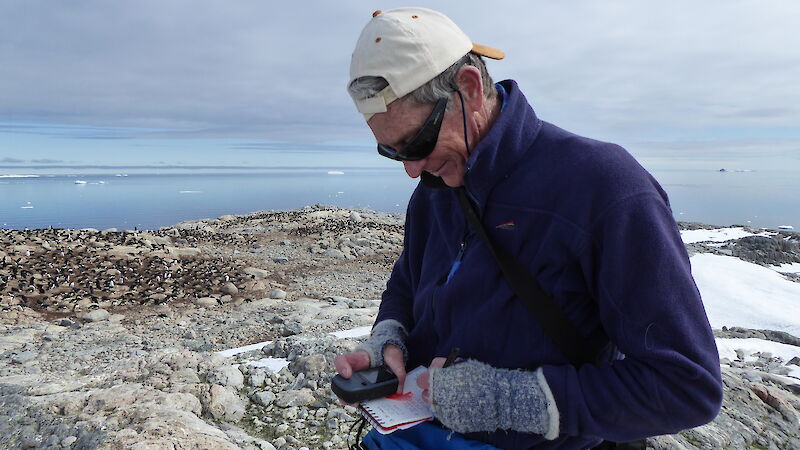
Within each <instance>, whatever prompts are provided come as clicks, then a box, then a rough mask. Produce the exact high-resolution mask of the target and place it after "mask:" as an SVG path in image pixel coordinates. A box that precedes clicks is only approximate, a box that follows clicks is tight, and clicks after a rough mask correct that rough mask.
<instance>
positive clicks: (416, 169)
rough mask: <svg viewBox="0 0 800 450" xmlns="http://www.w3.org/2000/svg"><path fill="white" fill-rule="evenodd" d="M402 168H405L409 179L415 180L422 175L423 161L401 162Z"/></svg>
mask: <svg viewBox="0 0 800 450" xmlns="http://www.w3.org/2000/svg"><path fill="white" fill-rule="evenodd" d="M403 167H405V169H406V173H407V174H408V176H410V177H411V178H417V177H419V176H420V175H422V168H423V167H425V160H424V159H421V160H419V161H403Z"/></svg>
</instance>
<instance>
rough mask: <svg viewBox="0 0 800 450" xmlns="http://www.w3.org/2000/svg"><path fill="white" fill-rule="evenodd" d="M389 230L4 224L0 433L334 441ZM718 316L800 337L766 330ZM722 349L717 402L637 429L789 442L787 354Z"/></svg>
mask: <svg viewBox="0 0 800 450" xmlns="http://www.w3.org/2000/svg"><path fill="white" fill-rule="evenodd" d="M680 226H681V228H682V229H685V230H697V229H713V228H714V227H711V226H708V225H703V224H693V223H681V224H680ZM751 231H753V233H754V234H755V233H757V232H758V231H759V230H751ZM402 242H403V218H402V216H400V215H391V214H385V213H379V212H375V211H369V210H363V209H359V210H353V209H343V208H335V207H330V206H322V205H315V206H309V207H305V208H301V209H297V210H291V211H261V212H256V213H252V214H247V215H241V216H223V217H219V218H216V219H206V220H197V221H191V222H184V223H180V224H177V225H175V226H171V227H165V228H162V229H159V230H115V229H109V230H92V229H86V230H62V229H40V230H0V311H1V312H0V447H3V448H75V449H77V448H82V449H86V448H130V449H143V448H172V447H173V446H174V447H175V448H203V449H232V448H244V449H275V448H277V449H283V450H289V449H304V448H306V449H311V448H325V449H339V448H347V447H348V439H349V431H350V427H351V425H352V424H353V422H354V420H355V417H356V416H357V413H356V411H355V410H354V409H353V408H351V407H349V406H347V407H344V406H342V405H340V404H339V403H338V402H337V401H336V399H335V397H334V396H333V394H332V393H331V391H330V388H329V385H328V380H329V378H330V376H332V375H333V372H334V369H333V366H332V358H333V357H334V355H336V354H338V353H340V352H342V351H345V350H348V349H352V348H354V347H355V346H356V345H357V344H358V343H359V342H360V341H361V340H362V339H364V336H365V333H368V330H369V326H370V325H371V324H372V322H373V320H374V317H375V314H376V313H377V308H378V305H379V300H378V299H379V298H380V294H381V292H382V290H383V288H384V285H385V283H386V280H387V278H388V274H389V272H390V270H391V267H392V265H393V263H394V261H395V259H396V258H397V256H398V255H399V252H400V250H401V248H402ZM799 245H800V235H798V234H797V233H793V232H790V231H779V232H775V233H774V234H773V235H771V236H768V237H766V236H746V237H741V238H738V239H732V240H730V241H726V242H723V243H719V244H715V245H707V244H704V243H702V242H700V243H691V244H687V245H686V246H687V250H688V251H689V253H690V254H696V253H715V254H719V255H726V256H734V257H736V258H739V259H742V260H744V261H748V262H753V263H756V264H759V265H764V266H776V265H780V264H791V263H795V262H797V263H800V247H799ZM784 276H786V278H787V279H790V280H792V281H794V282H800V276H798V274H792V273H786V274H784ZM343 330H351V331H349V332H348V333H341V332H342V331H343ZM715 334H716V335H717V337H720V338H759V339H764V340H768V341H775V342H780V343H782V344H785V345H793V346H798V354H800V339H798V337H796V336H793V335H791V334H788V333H785V332H781V331H779V330H753V329H743V328H733V327H732V328H727V327H726V328H724V329H719V330H715ZM248 346H249V347H248ZM231 349H234V350H231ZM226 350H227V352H224V351H226ZM220 352H222V353H220ZM721 363H722V371H723V376H724V382H725V403H724V405H723V408H722V411H721V413H720V415H719V416H718V417H717V419H716V420H715V421H714V422H712V423H710V424H708V425H704V426H702V427H698V428H695V429H692V430H686V431H683V432H681V433H678V434H675V435H670V436H659V437H656V438H650V439H648V447H649V448H655V449H675V448H678V449H680V448H685V449H695V448H731V449H740V448H800V431H798V420H800V415H798V411H800V397H798V395H800V389H799V388H798V386H800V384H798V383H800V381H798V380H794V379H793V378H792V377H791V376H787V374H789V373H790V371H789V368H791V367H792V365H795V366H797V365H800V359H798V360H796V361H790V360H784V359H783V358H780V357H776V356H775V355H772V354H770V353H769V352H766V351H765V352H757V353H747V352H744V351H742V352H741V354H739V352H737V353H736V357H735V358H727V359H723V360H722V361H721Z"/></svg>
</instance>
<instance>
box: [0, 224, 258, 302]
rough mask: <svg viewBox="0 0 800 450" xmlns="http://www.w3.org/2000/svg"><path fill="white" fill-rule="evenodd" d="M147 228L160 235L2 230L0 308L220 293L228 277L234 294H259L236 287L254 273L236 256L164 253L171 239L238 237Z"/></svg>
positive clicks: (225, 240)
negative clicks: (248, 273)
mask: <svg viewBox="0 0 800 450" xmlns="http://www.w3.org/2000/svg"><path fill="white" fill-rule="evenodd" d="M152 234H153V235H154V236H156V239H157V242H160V243H155V242H153V241H152V240H151V239H145V238H144V237H143V235H142V233H140V232H97V231H93V230H65V229H41V230H24V231H19V230H0V311H7V310H9V308H10V307H13V306H15V305H22V306H26V307H29V308H33V309H36V310H46V311H53V312H64V313H71V312H77V311H81V310H91V309H95V308H104V309H105V308H115V307H120V306H134V305H144V304H161V303H166V302H170V301H174V300H176V299H193V298H197V297H207V296H212V295H224V294H226V293H227V292H224V291H225V289H223V287H224V286H225V285H226V284H227V283H232V284H233V285H234V286H236V287H237V289H230V288H228V291H236V292H235V293H236V295H237V297H239V298H242V297H243V298H253V297H254V296H255V295H256V294H257V292H247V291H244V292H243V291H240V290H239V289H238V288H239V287H242V288H245V287H246V286H248V284H249V285H252V283H251V282H252V281H253V280H252V278H253V277H251V276H248V275H245V274H243V273H242V269H243V263H242V262H240V261H236V260H231V259H229V258H226V259H222V258H203V257H202V256H200V255H197V256H186V255H182V256H180V257H178V256H177V255H170V254H169V253H168V252H169V248H170V246H177V248H180V247H181V246H186V245H187V244H189V243H190V242H192V243H198V242H202V241H203V240H204V238H206V239H208V240H213V241H217V242H220V243H230V242H233V243H234V244H239V245H241V244H243V243H244V242H239V241H241V239H237V238H233V237H231V236H219V237H215V236H213V233H203V232H197V231H189V230H175V229H171V230H169V231H168V232H164V231H162V232H153V233H152ZM159 234H161V235H162V236H157V235H159ZM166 236H169V237H166ZM167 244H169V245H167ZM121 246H123V247H121ZM120 248H122V249H123V250H124V251H119V250H120ZM172 248H176V247H172ZM198 253H199V252H198Z"/></svg>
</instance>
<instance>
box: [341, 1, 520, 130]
mask: <svg viewBox="0 0 800 450" xmlns="http://www.w3.org/2000/svg"><path fill="white" fill-rule="evenodd" d="M469 52H472V53H475V54H478V55H481V56H485V57H487V58H492V59H503V57H504V56H505V55H504V54H503V52H502V51H501V50H498V49H496V48H492V47H487V46H484V45H479V44H475V43H473V42H472V41H471V40H470V38H468V37H467V35H466V34H464V32H463V31H461V29H460V28H458V26H457V25H456V24H455V23H453V21H452V20H450V19H449V18H448V17H447V16H445V15H444V14H442V13H440V12H438V11H433V10H431V9H426V8H398V9H393V10H391V11H386V12H382V11H375V12H374V13H373V14H372V20H370V21H369V23H367V25H366V26H365V27H364V30H363V31H362V32H361V36H359V38H358V42H357V43H356V48H355V50H354V51H353V57H352V59H351V60H350V81H349V82H348V86H349V85H350V83H352V82H353V81H354V80H356V79H357V78H361V77H365V76H373V77H383V78H385V79H386V81H388V82H389V86H387V87H386V88H385V89H383V90H382V91H380V92H378V93H377V94H375V95H374V96H372V97H369V98H366V99H356V98H353V101H354V102H355V104H356V108H358V111H359V112H361V113H362V114H364V118H365V119H366V120H369V119H370V117H372V115H373V114H377V113H382V112H386V107H387V106H388V105H389V104H390V103H392V102H393V101H395V100H396V99H398V98H401V97H403V96H404V95H406V94H408V93H410V92H412V91H413V90H415V89H417V88H418V87H420V86H422V85H423V84H425V83H427V82H428V81H430V80H432V79H434V78H435V77H436V76H437V75H439V74H440V73H442V72H444V71H445V70H446V69H447V68H448V67H450V66H451V65H453V64H455V63H456V61H458V60H459V59H461V58H462V57H463V56H464V55H466V54H467V53H469Z"/></svg>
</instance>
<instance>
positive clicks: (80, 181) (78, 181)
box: [75, 180, 86, 184]
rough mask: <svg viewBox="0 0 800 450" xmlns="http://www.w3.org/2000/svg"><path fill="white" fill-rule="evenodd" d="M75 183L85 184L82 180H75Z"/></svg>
mask: <svg viewBox="0 0 800 450" xmlns="http://www.w3.org/2000/svg"><path fill="white" fill-rule="evenodd" d="M75 184H86V182H85V181H83V180H75Z"/></svg>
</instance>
